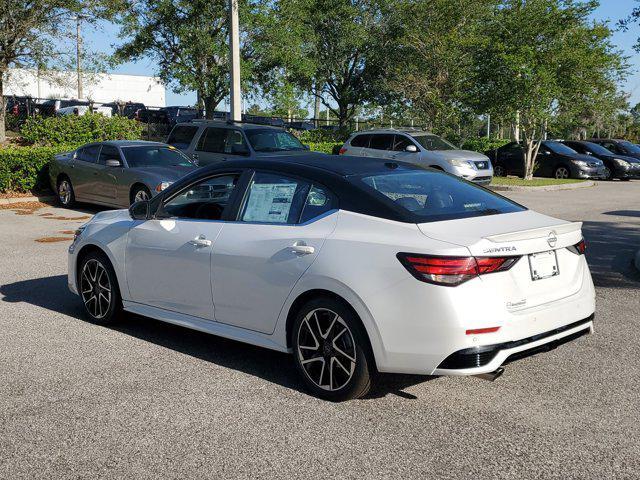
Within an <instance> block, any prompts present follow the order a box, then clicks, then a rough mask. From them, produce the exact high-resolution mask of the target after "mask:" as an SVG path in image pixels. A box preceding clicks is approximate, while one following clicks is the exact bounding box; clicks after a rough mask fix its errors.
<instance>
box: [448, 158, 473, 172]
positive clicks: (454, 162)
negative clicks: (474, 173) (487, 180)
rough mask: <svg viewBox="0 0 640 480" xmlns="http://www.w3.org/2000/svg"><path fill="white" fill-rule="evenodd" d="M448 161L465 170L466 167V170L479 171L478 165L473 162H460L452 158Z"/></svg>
mask: <svg viewBox="0 0 640 480" xmlns="http://www.w3.org/2000/svg"><path fill="white" fill-rule="evenodd" d="M447 161H448V162H449V163H450V164H451V165H452V166H454V167H463V168H465V167H466V168H473V169H474V170H477V168H476V164H475V163H473V162H472V161H471V160H459V159H457V158H450V159H448V160H447Z"/></svg>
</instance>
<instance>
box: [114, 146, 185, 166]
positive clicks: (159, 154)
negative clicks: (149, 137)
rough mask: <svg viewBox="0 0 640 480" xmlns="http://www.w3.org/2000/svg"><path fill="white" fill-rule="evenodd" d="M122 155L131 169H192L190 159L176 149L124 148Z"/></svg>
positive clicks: (158, 147)
mask: <svg viewBox="0 0 640 480" xmlns="http://www.w3.org/2000/svg"><path fill="white" fill-rule="evenodd" d="M122 153H123V154H124V158H125V160H126V161H127V165H129V167H130V168H136V167H190V166H192V165H193V163H191V161H190V160H189V157H187V156H186V155H184V154H183V153H181V152H180V151H179V150H177V149H176V148H174V147H171V146H169V147H165V146H158V145H144V146H138V147H123V148H122Z"/></svg>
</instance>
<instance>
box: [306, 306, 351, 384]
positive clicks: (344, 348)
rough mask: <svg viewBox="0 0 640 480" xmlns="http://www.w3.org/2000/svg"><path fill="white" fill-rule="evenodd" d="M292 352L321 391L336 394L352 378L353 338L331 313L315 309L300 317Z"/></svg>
mask: <svg viewBox="0 0 640 480" xmlns="http://www.w3.org/2000/svg"><path fill="white" fill-rule="evenodd" d="M296 349H297V352H296V354H297V355H298V358H299V360H300V364H301V365H302V369H303V370H304V372H305V374H306V375H307V377H308V378H309V380H311V381H312V382H313V383H314V384H315V385H316V386H318V387H319V388H321V389H323V390H328V391H336V390H340V389H341V388H343V387H344V386H346V385H347V384H348V383H349V381H350V380H351V378H352V377H353V374H354V371H355V368H356V361H357V359H356V344H355V341H354V339H353V334H352V332H351V330H350V329H349V327H348V325H347V324H346V323H345V321H344V320H343V319H342V318H341V317H340V316H339V315H338V314H337V313H335V312H334V311H332V310H329V309H326V308H317V309H315V310H312V311H311V312H309V313H308V314H307V315H306V316H305V317H304V319H303V320H302V322H301V323H300V328H299V329H298V334H297V342H296Z"/></svg>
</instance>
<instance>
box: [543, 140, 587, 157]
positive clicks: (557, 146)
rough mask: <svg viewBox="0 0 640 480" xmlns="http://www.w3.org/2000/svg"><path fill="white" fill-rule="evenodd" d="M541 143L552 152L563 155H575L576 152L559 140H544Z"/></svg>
mask: <svg viewBox="0 0 640 480" xmlns="http://www.w3.org/2000/svg"><path fill="white" fill-rule="evenodd" d="M543 145H544V146H545V147H547V148H548V149H549V150H551V151H552V152H554V153H559V154H564V155H575V154H576V153H578V152H576V151H575V150H574V149H573V148H569V147H567V146H566V145H565V144H563V143H560V142H544V143H543Z"/></svg>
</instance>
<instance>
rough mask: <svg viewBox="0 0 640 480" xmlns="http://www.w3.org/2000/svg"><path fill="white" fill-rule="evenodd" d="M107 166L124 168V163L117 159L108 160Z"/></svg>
mask: <svg viewBox="0 0 640 480" xmlns="http://www.w3.org/2000/svg"><path fill="white" fill-rule="evenodd" d="M105 164H106V165H107V167H120V166H122V163H121V162H120V160H116V159H115V158H109V159H107V161H106V162H105Z"/></svg>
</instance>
